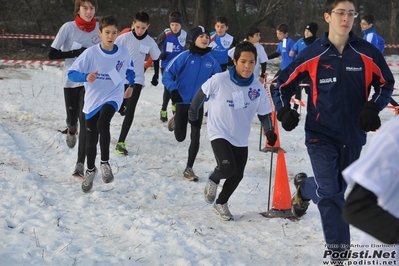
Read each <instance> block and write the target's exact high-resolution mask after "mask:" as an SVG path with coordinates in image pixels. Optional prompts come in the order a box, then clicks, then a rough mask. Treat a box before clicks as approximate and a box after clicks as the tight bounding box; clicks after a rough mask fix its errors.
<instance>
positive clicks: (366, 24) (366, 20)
mask: <svg viewBox="0 0 399 266" xmlns="http://www.w3.org/2000/svg"><path fill="white" fill-rule="evenodd" d="M360 27H361V28H362V32H363V34H364V36H363V40H366V41H368V42H369V43H371V44H372V45H374V46H375V47H377V48H378V50H380V52H381V53H384V46H385V40H384V39H383V38H382V37H381V36H379V35H378V34H377V32H376V30H375V26H374V16H373V15H372V14H365V15H364V16H363V17H362V18H361V21H360Z"/></svg>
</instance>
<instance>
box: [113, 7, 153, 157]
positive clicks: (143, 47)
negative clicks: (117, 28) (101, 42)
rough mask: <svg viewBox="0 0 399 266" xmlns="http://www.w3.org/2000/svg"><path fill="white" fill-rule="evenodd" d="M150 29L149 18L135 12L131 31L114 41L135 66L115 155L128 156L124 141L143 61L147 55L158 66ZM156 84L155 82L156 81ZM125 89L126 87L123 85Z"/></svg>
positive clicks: (137, 95) (138, 90)
mask: <svg viewBox="0 0 399 266" xmlns="http://www.w3.org/2000/svg"><path fill="white" fill-rule="evenodd" d="M149 27H150V16H149V15H148V14H147V13H146V12H144V11H140V12H137V13H136V15H135V16H134V20H133V24H132V31H131V32H127V33H124V34H122V35H120V36H118V37H117V38H116V40H115V44H116V45H122V46H125V47H126V48H127V49H128V51H129V54H130V57H131V58H132V60H133V63H134V65H135V68H134V72H135V73H136V79H135V82H134V86H133V87H134V90H133V94H132V97H130V98H128V99H126V111H125V118H124V119H123V123H122V127H121V132H120V134H119V138H118V143H117V144H116V147H115V153H117V154H122V155H128V151H127V149H126V144H125V140H126V137H127V134H128V133H129V130H130V127H131V126H132V124H133V118H134V113H135V111H136V106H137V103H138V101H139V98H140V94H141V90H142V88H143V87H144V67H143V65H144V61H145V57H146V55H147V54H149V55H150V56H151V58H152V59H153V60H154V65H159V55H160V54H161V51H160V50H159V48H158V45H157V44H156V42H155V41H154V39H153V38H152V37H151V36H149V35H148V28H149ZM154 72H155V73H154V76H156V77H158V74H159V73H158V72H159V67H154ZM156 82H157V81H156ZM125 87H127V85H125Z"/></svg>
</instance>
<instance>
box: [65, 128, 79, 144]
mask: <svg viewBox="0 0 399 266" xmlns="http://www.w3.org/2000/svg"><path fill="white" fill-rule="evenodd" d="M77 134H78V129H77V128H76V132H75V134H71V133H69V128H68V132H67V133H66V144H67V145H68V147H69V148H71V149H72V148H73V147H75V145H76V139H77V138H76V135H77Z"/></svg>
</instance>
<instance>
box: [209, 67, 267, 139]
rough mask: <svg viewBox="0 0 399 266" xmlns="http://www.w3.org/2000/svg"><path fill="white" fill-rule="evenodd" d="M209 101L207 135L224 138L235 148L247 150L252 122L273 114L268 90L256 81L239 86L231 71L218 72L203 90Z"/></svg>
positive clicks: (213, 137)
mask: <svg viewBox="0 0 399 266" xmlns="http://www.w3.org/2000/svg"><path fill="white" fill-rule="evenodd" d="M201 89H202V91H203V92H204V94H205V95H206V96H207V97H208V98H209V100H208V122H207V126H208V135H209V139H210V140H211V141H212V140H214V139H218V138H222V139H225V140H227V141H229V142H230V143H231V144H232V145H234V146H236V147H247V146H248V138H249V134H250V132H251V123H252V120H253V118H254V116H255V114H256V113H258V114H259V115H266V114H269V113H271V112H272V107H271V105H270V100H269V98H268V97H267V94H266V91H265V88H264V87H263V85H262V84H261V83H260V82H259V81H258V79H256V78H254V80H253V82H252V83H251V84H250V85H249V86H245V87H239V86H237V85H236V84H234V83H233V82H232V81H231V80H230V73H229V71H225V72H222V73H218V74H215V75H213V76H212V77H211V78H210V79H208V80H207V81H206V82H205V83H204V84H203V85H202V87H201Z"/></svg>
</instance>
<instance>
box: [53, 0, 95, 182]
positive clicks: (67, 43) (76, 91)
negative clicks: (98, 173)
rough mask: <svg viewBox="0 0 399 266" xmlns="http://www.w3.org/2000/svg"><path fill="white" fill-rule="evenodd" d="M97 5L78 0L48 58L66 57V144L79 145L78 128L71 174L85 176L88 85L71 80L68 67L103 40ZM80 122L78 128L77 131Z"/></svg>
mask: <svg viewBox="0 0 399 266" xmlns="http://www.w3.org/2000/svg"><path fill="white" fill-rule="evenodd" d="M97 7H98V4H97V0H75V19H74V20H73V21H68V22H66V23H64V24H63V25H62V26H61V28H60V29H59V31H58V33H57V36H55V39H54V41H53V43H52V44H51V49H50V52H49V55H48V56H49V59H51V60H57V59H65V62H64V69H63V71H62V83H63V86H64V100H65V109H66V115H67V118H66V124H67V129H66V130H64V131H63V133H65V134H66V143H67V145H68V147H69V148H73V147H75V145H76V141H77V135H78V131H80V132H81V133H82V134H79V144H78V158H77V160H76V164H75V170H74V171H73V173H72V176H74V177H76V178H82V177H83V176H84V170H85V169H84V163H85V159H86V134H85V131H86V125H85V118H84V114H83V113H82V109H83V101H84V96H85V88H84V86H83V83H79V82H78V83H76V82H73V81H71V80H69V79H68V77H67V75H68V70H69V68H70V66H71V65H72V63H73V62H74V61H75V59H76V58H77V57H78V56H79V55H80V54H81V53H82V52H83V51H84V50H85V49H86V48H88V47H91V46H93V45H95V44H97V43H99V42H100V41H101V38H100V36H98V27H99V25H98V21H97V20H96V18H95V17H94V16H95V14H96V10H97ZM78 121H79V130H78Z"/></svg>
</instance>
